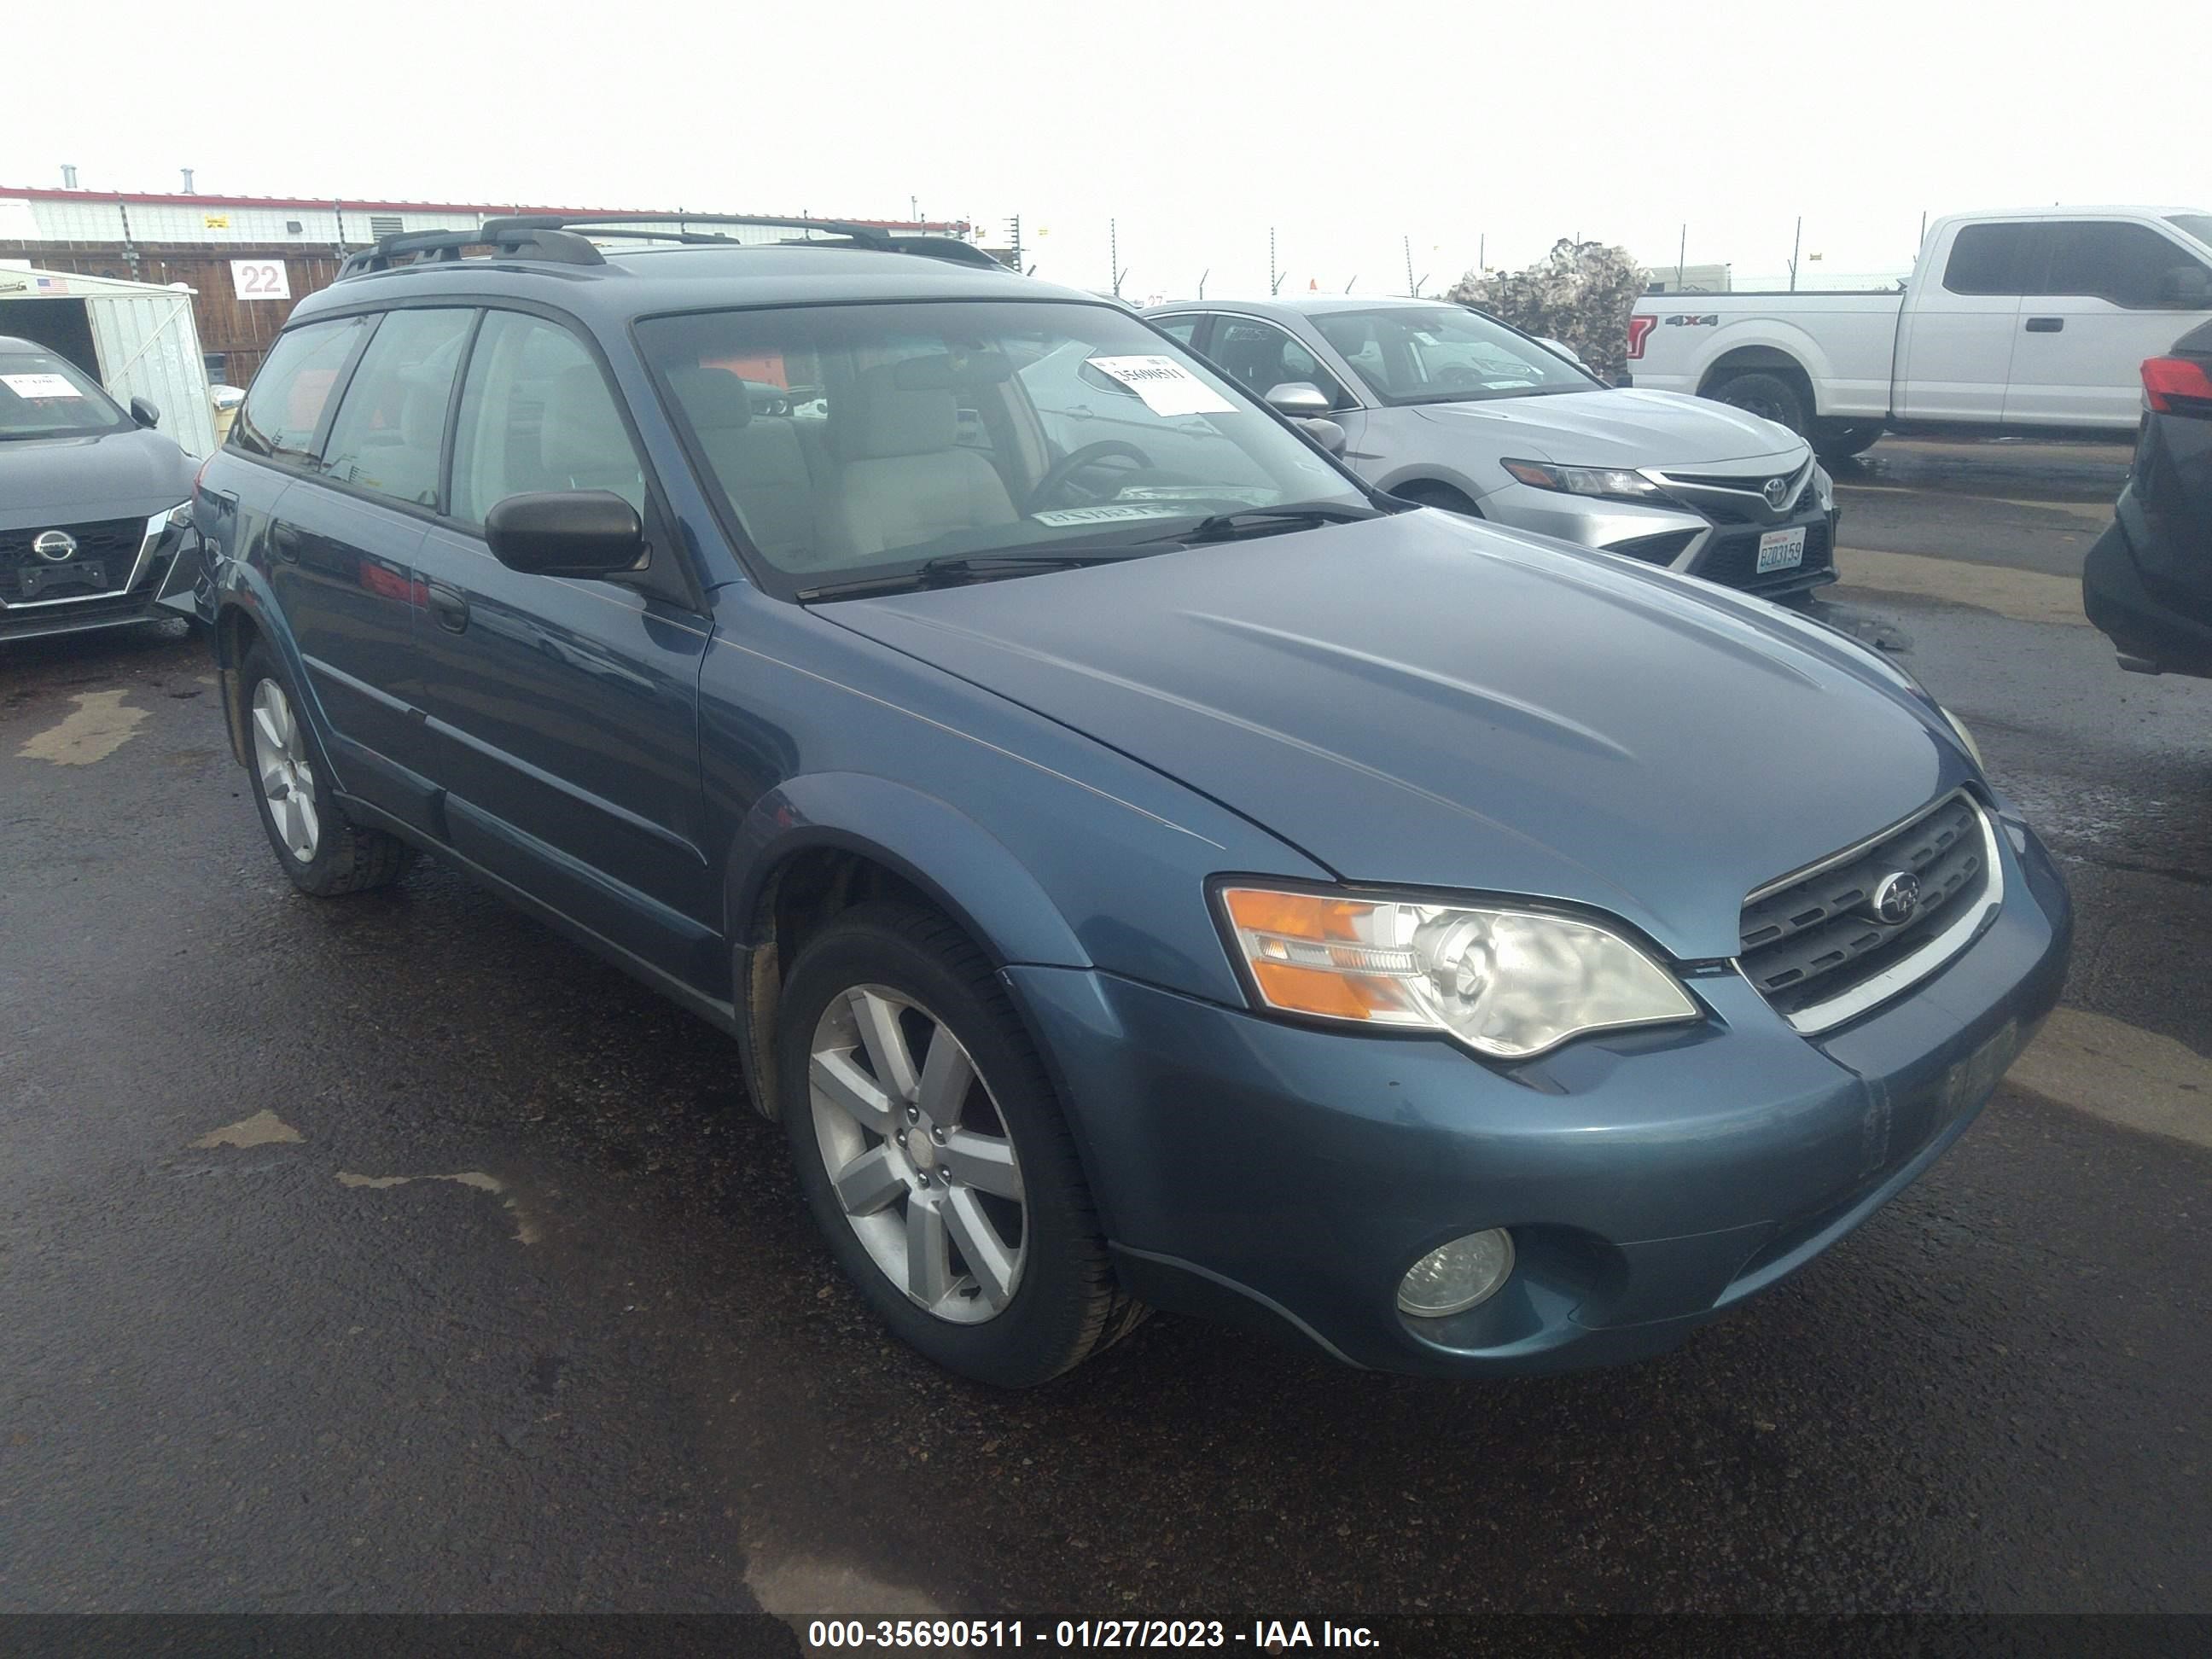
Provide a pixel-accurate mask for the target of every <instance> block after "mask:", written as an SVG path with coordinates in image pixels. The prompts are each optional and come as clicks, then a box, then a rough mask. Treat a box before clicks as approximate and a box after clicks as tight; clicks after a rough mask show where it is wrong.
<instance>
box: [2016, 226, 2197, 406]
mask: <svg viewBox="0 0 2212 1659" xmlns="http://www.w3.org/2000/svg"><path fill="white" fill-rule="evenodd" d="M2038 233H2039V248H2038V250H2037V252H2038V254H2039V258H2037V259H2036V260H2035V262H2034V264H2033V267H2032V271H2031V276H2030V280H2029V283H2028V289H2027V298H2026V300H2025V301H2023V303H2022V305H2021V313H2020V335H2019V343H2018V344H2017V345H2016V346H2015V349H2014V351H2013V359H2012V386H2011V390H2010V392H2009V394H2008V396H2007V398H2006V400H2005V411H2004V417H2005V419H2006V420H2007V421H2008V422H2018V423H2023V424H2028V425H2036V426H2100V427H2106V428H2110V429H2112V430H2114V431H2124V430H2125V429H2127V428H2130V427H2132V426H2134V425H2135V423H2136V416H2137V413H2138V411H2139V410H2140V408H2141V406H2142V378H2141V374H2142V362H2143V359H2144V358H2146V357H2155V356H2158V355H2159V354H2160V352H2162V351H2164V350H2165V349H2166V348H2167V347H2168V346H2169V345H2170V344H2171V343H2172V341H2173V339H2174V337H2176V336H2177V335H2179V334H2182V333H2185V332H2186V331H2188V330H2189V329H2190V328H2191V326H2192V325H2194V324H2196V323H2198V322H2201V321H2203V320H2204V319H2206V318H2207V317H2212V298H2208V295H2212V267H2208V266H2207V264H2206V263H2205V260H2204V258H2203V254H2202V253H2200V252H2197V251H2196V250H2195V249H2193V248H2191V246H2189V244H2188V243H2186V242H2185V241H2184V240H2182V239H2181V238H2180V237H2179V236H2178V235H2175V234H2169V233H2168V232H2167V231H2166V230H2165V229H2163V228H2153V227H2151V226H2150V225H2148V224H2142V223H2137V222H2133V221H2130V220H2125V219H2094V218H2080V217H2069V218H2063V219H2059V218H2053V219H2046V220H2044V221H2042V222H2041V223H2040V225H2039V227H2038Z"/></svg>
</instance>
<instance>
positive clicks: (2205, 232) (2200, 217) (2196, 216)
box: [2166, 213, 2212, 247]
mask: <svg viewBox="0 0 2212 1659" xmlns="http://www.w3.org/2000/svg"><path fill="white" fill-rule="evenodd" d="M2166 223H2168V224H2170V225H2179V226H2180V227H2181V228H2182V230H2183V231H2184V232H2185V234H2188V235H2191V236H2194V237H2195V238H2196V239H2197V240H2198V241H2200V242H2202V243H2203V244H2204V246H2207V247H2212V213H2174V214H2169V215H2167V216H2166Z"/></svg>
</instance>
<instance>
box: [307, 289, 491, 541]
mask: <svg viewBox="0 0 2212 1659" xmlns="http://www.w3.org/2000/svg"><path fill="white" fill-rule="evenodd" d="M475 318H476V313H475V312H473V311H460V310H455V311H446V310H437V311H393V312H387V313H386V314H385V318H384V320H383V321H382V322H381V323H380V324H379V325H378V326H377V330H376V337H375V338H374V339H373V340H371V341H370V342H369V343H368V350H367V351H365V352H363V353H362V359H361V366H360V367H359V368H356V369H355V370H354V372H353V379H352V380H349V382H348V383H347V385H346V389H345V399H344V401H343V402H342V403H341V404H339V405H338V413H337V420H335V421H334V422H331V435H330V437H329V438H328V439H327V440H325V442H324V444H323V472H324V474H325V477H331V478H335V479H337V481H338V482H339V483H349V484H357V485H359V486H360V487H361V488H362V489H373V490H374V491H375V492H376V493H377V494H378V495H389V496H390V497H391V498H392V500H393V501H405V502H407V503H408V504H409V505H410V506H413V507H435V506H436V505H437V504H438V455H439V452H440V450H441V448H442V447H443V446H444V444H445V439H446V409H447V404H449V403H451V402H452V400H453V376H454V374H457V373H458V372H459V368H460V365H461V347H462V345H463V344H464V343H465V342H466V341H467V339H468V336H469V325H470V323H471V322H472V321H474V320H475Z"/></svg>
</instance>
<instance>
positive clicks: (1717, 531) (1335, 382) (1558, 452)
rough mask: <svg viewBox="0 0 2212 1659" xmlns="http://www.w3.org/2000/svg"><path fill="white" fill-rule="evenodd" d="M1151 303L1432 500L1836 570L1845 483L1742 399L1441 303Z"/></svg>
mask: <svg viewBox="0 0 2212 1659" xmlns="http://www.w3.org/2000/svg"><path fill="white" fill-rule="evenodd" d="M1145 314H1146V316H1147V317H1149V318H1150V319H1152V321H1153V322H1154V323H1156V324H1158V325H1159V326H1160V327H1161V328H1163V329H1164V330H1165V331H1167V332H1168V333H1170V334H1171V335H1173V336H1174V337H1176V339H1178V340H1181V341H1182V342H1183V343H1185V344H1187V345H1188V346H1190V347H1192V348H1193V349H1195V350H1197V351H1199V352H1200V353H1202V354H1203V355H1204V356H1206V357H1208V358H1210V359H1212V362H1214V364H1215V365H1216V366H1217V367H1218V368H1220V369H1221V370H1222V372H1223V373H1225V374H1227V375H1229V376H1230V377H1231V379H1233V380H1237V381H1239V382H1240V383H1242V384H1243V386H1245V387H1246V388H1247V389H1248V390H1249V391H1251V392H1254V393H1255V394H1256V395H1257V396H1259V397H1261V398H1265V399H1266V400H1267V402H1268V403H1270V404H1273V405H1274V406H1275V408H1276V409H1278V410H1280V411H1281V412H1282V413H1284V414H1285V415H1290V416H1297V417H1302V418H1310V417H1315V416H1326V417H1327V418H1328V419H1329V420H1331V421H1334V422H1336V423H1337V424H1338V425H1339V426H1340V427H1342V428H1343V429H1344V434H1345V447H1344V451H1343V456H1344V459H1345V461H1346V463H1347V464H1348V465H1350V466H1351V467H1352V470H1353V471H1356V472H1358V474H1359V475H1360V476H1361V477H1364V478H1365V479H1366V480H1367V481H1368V482H1369V483H1372V484H1375V485H1376V486H1377V487H1379V488H1381V489H1387V490H1389V491H1391V492H1392V493H1393V494H1395V495H1402V496H1407V497H1410V498H1412V499H1413V500H1416V501H1421V502H1423V503H1424V504H1425V505H1427V506H1431V507H1443V508H1445V509H1446V510H1448V511H1450V512H1455V513H1468V514H1471V515H1473V516H1474V517H1478V518H1483V519H1489V520H1494V521H1495V522H1497V523H1499V524H1503V525H1509V526H1513V527H1514V528H1516V529H1519V530H1529V531H1535V532H1540V533H1541V534H1543V535H1547V536H1555V537H1558V538H1560V539H1561V540H1563V541H1570V542H1574V543H1577V544H1579V545H1581V546H1583V547H1595V548H1601V549H1603V550H1605V551H1607V552H1608V553H1619V554H1624V555H1626V556H1628V557H1630V558H1633V559H1639V560H1642V561H1644V562H1645V563H1648V564H1657V565H1665V566H1668V567H1669V568H1673V569H1675V570H1680V571H1686V572H1688V573H1689V574H1692V575H1697V576H1703V577H1705V578H1707V579H1708V580H1712V581H1717V582H1724V583H1726V584H1728V585H1729V586H1732V587H1741V588H1747V589H1749V590H1751V591H1752V592H1757V593H1760V594H1764V595H1766V596H1768V597H1776V596H1780V595H1787V594H1791V593H1796V592H1803V591H1805V590H1807V589H1809V588H1813V587H1816V586H1820V584H1822V583H1824V582H1832V581H1833V580H1835V579H1836V573H1835V556H1834V555H1835V532H1836V520H1837V513H1836V505H1835V490H1834V487H1833V486H1832V484H1831V483H1830V482H1829V479H1828V475H1827V474H1826V472H1825V471H1822V470H1821V468H1820V465H1819V464H1818V463H1817V462H1816V461H1814V459H1813V453H1812V451H1811V450H1810V449H1808V447H1806V444H1805V441H1804V440H1803V439H1802V438H1801V437H1799V436H1798V435H1796V433H1794V432H1792V431H1790V429H1789V428H1786V427H1782V426H1778V425H1776V424H1775V423H1774V422H1771V421H1765V420H1761V419H1760V418H1759V416H1755V415H1752V414H1748V413H1747V412H1746V411H1744V410H1740V409H1734V408H1731V407H1729V406H1728V405H1727V404H1717V403H1713V402H1711V401H1709V400H1707V399H1705V398H1686V397H1683V396H1680V395H1679V394H1677V393H1674V392H1645V391H1634V390H1631V389H1628V388H1626V387H1619V388H1617V387H1613V386H1607V385H1606V384H1605V383H1604V382H1603V381H1602V380H1599V379H1597V378H1596V377H1595V375H1593V374H1590V373H1589V370H1587V369H1585V368H1583V366H1582V365H1581V364H1580V363H1579V362H1577V361H1575V359H1574V356H1573V354H1572V353H1571V352H1569V351H1568V350H1567V349H1566V348H1565V347H1564V346H1561V345H1559V344H1558V343H1555V342H1551V341H1544V340H1538V339H1535V338H1534V337H1530V336H1528V335H1526V334H1523V333H1522V332H1521V331H1519V330H1517V329H1514V328H1510V327H1508V326H1507V325H1505V324H1504V323H1501V322H1498V320H1496V319H1494V318H1491V317H1488V316H1486V315H1484V314H1483V313H1480V312H1477V311H1472V310H1469V309H1468V307H1464V306H1455V305H1448V304H1445V303H1443V302H1441V301H1433V300H1386V299H1359V298H1354V297H1352V296H1350V295H1328V296H1322V295H1314V296H1311V297H1310V298H1303V299H1297V300H1266V301H1257V302H1245V301H1186V302H1183V303H1180V304H1176V305H1170V306H1160V307H1155V308H1154V309H1152V310H1150V311H1147V312H1146V313H1145Z"/></svg>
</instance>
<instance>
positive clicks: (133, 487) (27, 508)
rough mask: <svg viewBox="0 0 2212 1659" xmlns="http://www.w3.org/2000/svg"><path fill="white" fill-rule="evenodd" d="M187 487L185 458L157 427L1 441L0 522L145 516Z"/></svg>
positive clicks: (189, 470)
mask: <svg viewBox="0 0 2212 1659" xmlns="http://www.w3.org/2000/svg"><path fill="white" fill-rule="evenodd" d="M191 489H192V464H191V460H190V459H187V458H186V457H185V452H184V451H183V450H181V449H179V448H178V447H177V446H176V445H175V443H173V441H170V440H169V439H167V438H165V437H163V436H162V435H161V434H160V433H158V432H149V431H146V430H144V429H143V428H136V429H133V430H131V431H129V432H108V433H103V434H100V435H98V436H95V437H81V438H32V439H14V440H10V441H6V442H0V527H6V528H11V529H20V528H21V527H22V526H26V525H30V524H39V525H46V524H49V523H51V524H82V523H83V522H85V521H86V520H94V519H130V518H137V517H141V516H149V515H151V514H153V513H159V512H160V511H161V509H162V508H164V507H174V506H175V505H176V504H177V503H178V502H179V501H182V500H184V499H185V496H187V495H190V494H191Z"/></svg>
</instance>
